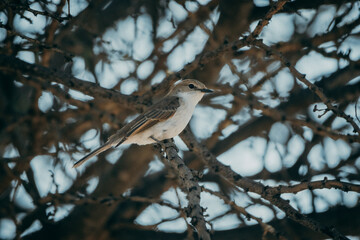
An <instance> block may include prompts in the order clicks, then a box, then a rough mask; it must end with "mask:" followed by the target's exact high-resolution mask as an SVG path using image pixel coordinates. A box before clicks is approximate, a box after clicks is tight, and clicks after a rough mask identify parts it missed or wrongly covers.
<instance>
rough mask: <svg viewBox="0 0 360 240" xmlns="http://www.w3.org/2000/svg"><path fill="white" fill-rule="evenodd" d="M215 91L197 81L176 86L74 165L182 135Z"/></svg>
mask: <svg viewBox="0 0 360 240" xmlns="http://www.w3.org/2000/svg"><path fill="white" fill-rule="evenodd" d="M210 92H212V90H210V89H208V88H206V86H205V85H204V84H203V83H201V82H199V81H197V80H194V79H187V80H184V81H181V82H179V83H178V84H175V85H174V86H173V87H172V88H171V89H170V91H169V93H168V94H167V95H166V96H165V97H164V98H163V99H162V100H160V101H159V102H157V103H155V104H154V105H152V106H150V107H149V108H148V109H147V110H146V111H145V112H144V113H142V114H140V115H139V116H138V117H137V118H135V119H134V120H132V121H131V122H129V123H128V124H126V125H125V126H124V127H123V128H121V129H120V130H118V131H117V132H116V133H115V134H114V135H112V136H110V137H109V139H108V140H107V142H106V143H105V144H104V145H103V146H100V147H99V148H97V149H95V150H94V151H92V152H91V153H89V154H88V155H86V156H85V157H83V158H82V159H80V160H79V161H77V162H76V163H75V164H74V166H73V167H74V168H76V167H79V166H80V165H82V164H83V163H84V162H86V161H87V160H89V159H90V158H92V157H94V156H96V155H98V154H100V153H102V152H104V151H106V150H107V149H109V148H111V147H118V146H119V145H120V144H132V143H136V144H138V145H145V144H151V143H156V142H157V141H162V140H165V139H170V138H173V137H175V136H177V135H179V134H180V133H181V132H182V131H183V130H184V128H185V127H186V125H187V124H188V123H189V121H190V119H191V116H192V114H193V112H194V109H195V107H196V105H197V104H198V102H199V101H200V100H201V99H202V97H203V96H204V94H205V93H210Z"/></svg>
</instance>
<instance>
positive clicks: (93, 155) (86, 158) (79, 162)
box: [73, 142, 113, 168]
mask: <svg viewBox="0 0 360 240" xmlns="http://www.w3.org/2000/svg"><path fill="white" fill-rule="evenodd" d="M112 146H113V144H111V143H109V142H107V143H105V145H103V146H101V147H99V148H97V149H95V150H94V151H92V152H91V153H89V154H88V155H86V156H85V157H83V158H82V159H80V160H79V161H77V162H76V163H75V164H74V166H73V168H77V167H79V166H81V165H82V164H83V163H84V162H86V161H87V160H89V159H90V158H92V157H95V156H96V155H98V154H100V153H102V152H104V151H106V150H108V149H109V148H111V147H112Z"/></svg>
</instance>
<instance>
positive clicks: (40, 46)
mask: <svg viewBox="0 0 360 240" xmlns="http://www.w3.org/2000/svg"><path fill="white" fill-rule="evenodd" d="M279 2H281V1H279ZM279 2H277V1H268V0H253V1H250V0H241V1H240V0H224V1H219V0H212V1H211V0H210V1H209V0H189V1H185V0H158V1H156V0H133V1H131V0H121V1H111V0H105V1H104V0H102V1H101V0H39V1H31V0H4V1H1V3H0V79H1V80H0V157H1V162H0V239H140V238H142V239H197V235H196V229H194V227H193V226H192V225H191V221H190V219H189V217H188V216H187V215H186V206H187V204H188V199H187V197H186V195H187V194H186V191H183V190H182V188H181V187H180V186H179V183H178V181H177V174H176V171H174V170H173V169H171V168H169V167H168V165H167V163H166V161H163V159H162V158H161V155H160V154H159V149H157V148H154V146H152V145H148V146H135V145H133V146H120V147H119V148H116V149H113V150H110V151H107V152H106V153H103V154H100V155H99V156H98V157H97V158H93V159H92V160H90V161H89V162H87V163H86V164H84V165H83V166H81V167H80V168H78V169H74V168H72V165H73V163H74V162H75V161H76V160H79V159H80V158H81V157H83V156H84V155H85V154H87V153H89V152H90V151H91V150H93V149H94V148H96V147H98V146H99V145H100V144H103V143H104V142H105V141H106V140H107V138H108V137H109V136H110V135H111V134H113V133H115V132H116V130H118V129H120V128H121V127H122V126H124V124H126V123H127V122H128V121H130V120H131V119H133V118H134V117H135V116H136V114H138V113H139V112H142V111H144V109H146V107H148V106H149V105H151V104H152V103H153V102H156V100H157V99H159V98H160V97H162V96H163V95H164V94H165V93H166V91H167V90H168V89H169V86H170V85H171V84H173V83H174V82H176V81H177V80H179V79H180V78H183V79H186V78H194V79H198V80H200V81H201V82H203V83H205V84H206V85H207V87H208V88H211V89H214V90H215V93H214V94H211V95H207V96H205V97H204V99H203V100H202V101H201V103H200V105H198V107H197V108H196V110H195V113H194V115H193V118H192V120H191V122H190V123H189V128H188V129H187V134H189V133H190V134H194V136H195V139H196V141H197V142H198V143H200V144H199V146H201V145H203V147H206V149H208V150H209V151H210V152H211V153H212V154H213V155H214V156H216V157H217V159H218V161H220V162H221V163H222V164H224V165H228V166H230V168H231V170H233V171H234V172H236V173H238V174H240V175H241V176H243V177H247V178H249V179H251V180H254V181H256V182H260V183H262V184H264V185H266V186H269V187H277V186H280V185H296V184H300V183H302V182H310V181H323V182H324V184H323V186H317V187H308V188H306V189H302V190H301V191H295V190H294V191H289V192H288V193H283V194H281V198H282V199H285V200H288V201H289V204H290V205H291V206H292V207H293V208H294V209H296V210H297V211H298V212H299V213H301V214H305V215H307V216H309V217H310V218H311V219H315V220H316V221H318V222H320V223H321V224H323V225H324V226H331V228H335V229H337V230H338V231H339V232H341V233H342V234H344V235H346V236H348V237H349V238H350V239H360V228H359V226H360V217H359V216H360V205H359V192H358V191H354V190H351V189H349V188H346V187H344V186H343V185H341V183H344V182H345V183H346V182H347V183H352V184H360V183H359V180H360V175H359V168H360V155H359V154H360V145H359V142H360V137H359V127H358V126H359V124H360V121H359V117H360V106H359V96H360V81H359V80H360V77H359V76H360V61H359V59H360V34H359V32H360V10H359V9H360V2H359V1H351V0H349V1H346V0H341V1H340V0H326V1H320V0H293V1H288V2H286V3H285V5H284V6H283V7H278V6H279ZM268 20H270V21H269V23H267V22H266V21H268ZM257 26H258V28H257ZM255 29H260V33H259V35H255V34H253V32H254V30H255ZM245 38H248V39H250V38H254V39H262V43H256V42H248V43H246V44H242V45H241V44H239V43H241V42H240V41H241V40H243V39H245ZM262 44H265V45H266V46H267V47H268V48H265V47H263V45H262ZM269 49H271V51H270V50H269ZM277 53H279V54H280V56H281V57H282V58H285V59H287V60H288V61H289V63H290V64H287V63H286V61H282V60H281V59H280V58H279V57H277V56H278V55H277ZM289 66H290V68H289ZM291 67H295V69H296V70H297V71H299V72H300V73H301V74H305V77H306V80H308V81H309V82H310V84H312V86H316V87H318V88H315V87H311V88H309V87H308V86H306V85H305V84H304V82H303V81H300V80H299V76H296V74H295V72H294V69H291ZM316 89H320V90H319V91H320V92H322V93H324V95H325V96H326V99H327V100H326V101H325V102H324V99H321V98H319V93H318V92H317V91H316ZM329 104H330V105H329ZM329 106H334V107H335V108H336V109H337V110H336V111H334V110H332V109H330V108H329ZM185 139H186V137H184V135H180V137H176V138H175V143H176V145H177V146H178V148H179V149H180V151H179V155H180V156H181V157H182V158H183V159H184V161H185V163H186V164H187V166H188V167H189V168H190V169H193V170H196V171H197V173H199V176H200V177H199V179H198V183H199V185H200V186H203V191H202V193H201V202H200V204H201V206H202V207H203V208H204V217H205V220H206V222H207V223H206V226H207V228H208V229H209V231H210V233H211V238H212V239H225V238H228V239H261V238H262V239H329V238H330V237H329V236H327V235H326V234H324V233H322V232H321V231H318V232H316V231H313V230H312V229H310V228H309V227H306V226H304V225H301V224H299V223H298V222H296V221H293V220H291V219H288V218H287V217H286V215H287V214H286V213H285V212H284V211H285V210H284V209H280V208H279V207H278V206H275V205H274V204H273V203H272V202H270V201H268V200H265V199H264V198H263V196H262V195H261V194H260V193H256V192H252V191H249V190H248V189H244V188H242V187H241V185H240V186H236V187H234V186H233V185H231V184H229V183H227V182H226V181H224V180H223V179H222V176H221V175H219V174H215V173H213V172H212V171H211V169H209V166H208V165H206V164H204V162H202V161H201V156H200V155H199V154H197V152H199V151H201V148H199V146H195V147H194V146H191V147H189V143H188V142H187V140H185ZM192 148H195V149H192ZM196 148H198V149H196ZM190 150H191V151H190ZM327 180H336V181H338V182H339V184H340V185H339V186H340V187H338V189H334V188H331V187H325V183H326V181H327ZM322 188H325V189H322ZM329 188H331V189H329Z"/></svg>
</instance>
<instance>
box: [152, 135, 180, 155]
mask: <svg viewBox="0 0 360 240" xmlns="http://www.w3.org/2000/svg"><path fill="white" fill-rule="evenodd" d="M150 138H151V139H152V140H154V141H155V142H156V143H157V144H159V145H160V147H161V148H162V149H163V151H165V150H166V148H169V147H172V148H174V149H175V150H176V152H179V149H178V147H177V146H176V145H175V142H174V139H172V138H171V139H165V140H163V141H159V140H157V139H156V138H154V137H153V136H151V137H150Z"/></svg>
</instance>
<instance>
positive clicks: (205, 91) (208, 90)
mask: <svg viewBox="0 0 360 240" xmlns="http://www.w3.org/2000/svg"><path fill="white" fill-rule="evenodd" d="M199 90H200V92H203V93H212V92H213V90H211V89H207V88H203V89H199Z"/></svg>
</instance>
